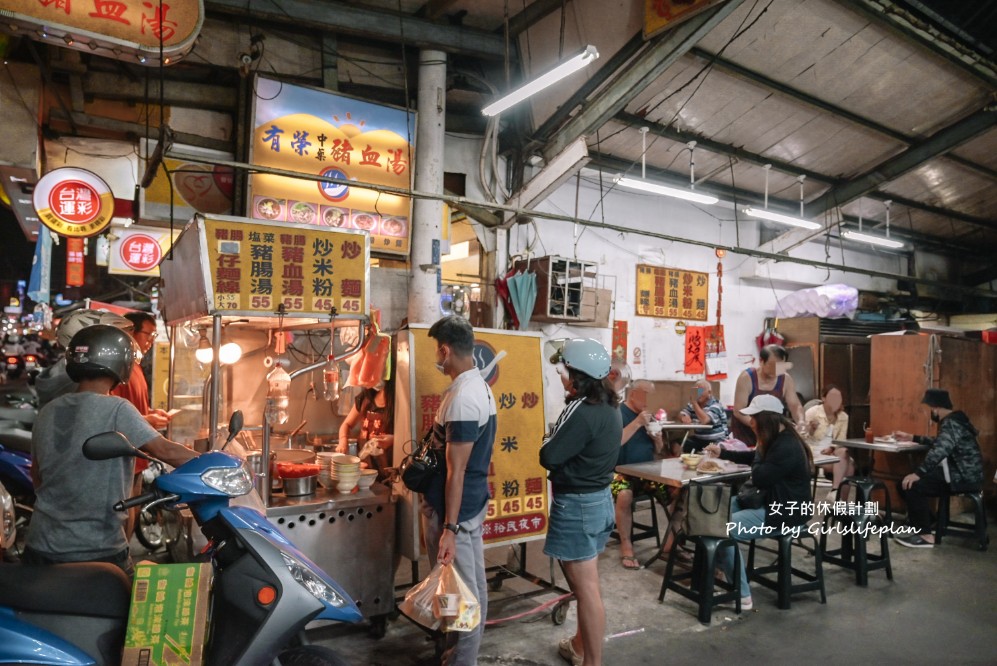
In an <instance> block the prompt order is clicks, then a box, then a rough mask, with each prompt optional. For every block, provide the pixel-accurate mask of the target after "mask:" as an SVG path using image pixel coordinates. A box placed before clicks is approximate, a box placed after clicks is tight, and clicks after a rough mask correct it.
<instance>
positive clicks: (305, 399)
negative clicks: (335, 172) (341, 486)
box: [160, 215, 395, 634]
mask: <svg viewBox="0 0 997 666" xmlns="http://www.w3.org/2000/svg"><path fill="white" fill-rule="evenodd" d="M369 265H370V240H369V237H368V236H367V235H366V234H364V233H363V232H361V231H351V230H343V229H335V230H331V229H325V228H317V227H314V226H308V225H297V224H285V223H282V224H280V225H275V224H269V223H263V222H259V221H254V220H248V219H243V218H234V217H223V216H208V217H203V216H200V215H197V216H195V217H194V218H193V219H192V220H191V221H190V223H189V224H188V225H187V226H186V227H185V229H184V230H183V232H182V233H181V234H180V236H179V237H178V238H177V240H176V242H175V243H174V245H173V251H172V255H171V256H168V257H167V258H166V259H165V260H164V261H163V262H162V264H161V266H160V268H161V271H162V276H163V281H164V285H163V295H162V299H161V303H160V309H161V310H162V312H163V314H164V318H165V319H166V322H167V324H168V328H169V332H170V386H169V406H170V408H171V409H177V410H179V411H178V412H177V414H176V416H175V417H174V419H173V422H172V423H171V431H170V436H171V438H173V439H174V440H176V441H181V442H184V443H194V444H196V445H199V446H203V447H210V446H211V445H212V442H221V441H223V440H224V436H223V435H224V433H219V419H220V418H225V417H227V414H228V413H230V412H231V411H233V410H235V409H241V410H242V411H243V413H244V416H245V422H246V423H248V424H258V425H250V426H247V427H246V428H245V430H246V431H247V432H249V433H250V434H252V435H253V437H252V438H249V437H245V438H242V439H243V441H244V443H245V444H246V448H252V449H257V450H259V451H260V456H259V460H261V461H262V460H272V456H271V453H282V452H283V453H289V452H293V453H298V454H301V455H303V456H305V457H306V458H307V457H309V456H311V455H313V454H314V448H311V449H310V448H309V446H308V444H324V445H329V444H333V443H334V442H335V433H337V432H338V428H339V423H340V421H341V415H342V413H343V412H342V407H341V405H340V404H339V401H327V400H323V399H322V396H323V393H324V391H323V388H324V387H323V384H322V382H323V380H324V377H323V374H322V371H323V369H325V368H326V366H327V364H329V362H330V357H331V359H332V363H334V364H339V363H340V362H341V361H342V360H343V359H346V358H347V357H350V356H353V355H354V354H357V353H359V352H360V351H361V349H362V347H363V343H364V341H365V339H366V338H367V336H368V335H369V333H370V330H371V324H370V319H369V317H368V312H369V302H370V300H369V293H368V289H369V287H368V285H369V279H368V278H369ZM233 344H235V345H238V347H239V353H235V348H234V347H232V345H233ZM278 365H279V366H282V367H284V368H285V370H286V372H287V373H288V374H287V376H288V377H289V380H290V382H289V387H288V389H287V399H286V400H285V401H284V402H283V403H282V405H283V406H282V409H281V410H280V411H279V414H278V413H277V412H276V411H274V410H273V406H274V404H275V402H274V400H273V398H274V396H273V395H272V394H273V393H274V391H273V389H272V388H270V387H269V385H268V384H269V383H268V380H267V379H268V374H270V373H271V372H272V371H273V370H274V369H276V367H277V366H278ZM337 367H338V365H337ZM338 388H339V386H338V384H337V386H336V389H337V392H338ZM268 399H270V402H269V403H268ZM268 404H269V407H268ZM347 410H348V405H347ZM265 414H269V416H268V417H266V418H265ZM298 422H302V424H303V422H307V423H309V424H311V427H310V429H309V430H310V431H311V433H312V434H311V435H310V436H308V437H307V438H304V441H303V442H302V444H303V446H302V447H301V448H299V449H297V450H296V451H291V447H293V446H294V445H295V444H296V443H297V442H298V441H299V440H297V439H296V438H294V437H291V436H290V434H291V432H290V429H291V428H293V426H294V425H295V423H298ZM285 423H286V426H287V428H288V430H284V431H283V432H284V433H285V434H284V435H283V436H281V435H280V431H278V430H276V428H281V427H283V426H284V424H285ZM295 429H297V428H295ZM259 467H260V469H259V470H258V472H259V474H258V476H259V479H258V481H259V484H258V488H259V489H261V490H262V491H263V492H261V495H262V501H263V506H264V509H265V511H266V514H267V516H268V517H269V518H271V520H273V522H275V523H276V524H277V525H278V526H279V527H280V528H281V529H282V530H283V531H284V533H285V535H286V536H287V537H288V538H289V539H291V540H292V541H293V542H294V543H295V544H296V545H297V546H298V547H299V548H301V550H302V551H303V552H304V553H305V554H307V555H308V556H309V557H310V558H311V559H312V560H313V561H314V562H315V563H316V564H318V565H319V566H320V567H321V568H322V569H324V570H325V571H326V572H327V573H329V574H330V575H331V576H332V577H333V578H334V579H336V580H337V581H338V582H339V583H340V584H341V585H342V586H343V587H344V588H345V590H346V591H347V592H348V593H349V594H350V595H351V596H352V597H353V599H354V600H355V601H356V603H357V605H358V606H359V607H360V610H361V611H362V612H363V613H364V615H365V616H366V617H367V618H369V619H370V620H372V622H373V627H374V632H375V634H376V633H379V632H380V633H383V630H384V620H385V618H386V616H387V614H388V613H390V612H391V611H393V610H394V597H393V577H394V565H393V555H394V540H395V505H394V502H393V499H392V496H391V492H390V489H388V488H385V487H384V486H382V485H380V484H377V483H375V484H374V485H372V486H371V487H370V488H369V489H367V490H354V491H353V492H351V493H345V494H344V493H340V492H338V491H337V490H336V489H335V487H333V488H332V489H329V488H325V487H316V489H315V490H314V492H311V493H309V494H306V495H301V496H287V495H285V494H283V493H281V492H278V491H277V490H274V491H273V492H269V491H271V490H273V489H274V485H273V480H272V479H271V474H272V470H271V466H270V465H265V464H261V465H260V466H259Z"/></svg>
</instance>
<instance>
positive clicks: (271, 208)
mask: <svg viewBox="0 0 997 666" xmlns="http://www.w3.org/2000/svg"><path fill="white" fill-rule="evenodd" d="M255 86H256V89H255V91H256V96H255V101H254V106H253V112H254V118H253V126H254V128H255V129H254V131H253V138H252V142H251V144H250V162H251V163H253V164H257V165H261V166H267V167H274V168H278V169H284V170H287V171H296V172H299V173H304V174H311V175H313V176H322V177H327V178H336V179H341V180H344V181H350V180H355V181H361V182H366V183H375V184H378V185H388V186H391V187H395V188H400V189H404V190H408V189H409V188H410V187H411V182H412V168H413V164H412V161H413V159H414V155H415V147H414V145H413V141H414V140H413V138H412V137H414V136H415V126H414V123H415V114H414V113H411V112H408V111H406V110H405V109H397V108H392V107H388V106H384V105H380V104H372V103H370V102H364V101H361V100H357V99H352V98H350V97H345V96H343V95H337V94H335V93H331V92H329V91H328V90H319V89H314V88H306V87H304V86H295V85H292V84H289V83H286V82H283V81H276V80H272V79H267V78H258V79H257V80H256V84H255ZM249 190H250V192H249V199H248V201H247V202H246V203H247V209H248V211H249V215H250V216H252V217H254V218H256V219H259V220H267V221H271V222H291V223H295V224H309V225H314V226H317V227H333V228H341V229H356V230H359V231H363V232H365V233H367V234H369V235H370V237H371V245H370V247H371V251H373V252H377V253H387V254H402V255H407V254H408V251H409V238H410V236H411V215H410V210H411V200H410V199H409V197H407V196H399V195H395V194H387V193H379V192H375V191H373V190H370V189H364V188H360V187H356V186H353V185H348V184H345V183H340V184H336V183H327V182H321V181H315V180H310V179H307V178H288V177H284V176H276V175H272V174H266V173H259V174H252V175H250V177H249Z"/></svg>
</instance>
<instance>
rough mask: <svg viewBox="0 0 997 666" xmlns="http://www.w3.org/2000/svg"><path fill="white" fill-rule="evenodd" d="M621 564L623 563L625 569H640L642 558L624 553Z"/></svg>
mask: <svg viewBox="0 0 997 666" xmlns="http://www.w3.org/2000/svg"><path fill="white" fill-rule="evenodd" d="M620 564H622V565H623V568H624V569H630V570H631V571H634V570H636V569H640V560H638V559H637V558H636V557H634V556H633V555H623V556H621V557H620Z"/></svg>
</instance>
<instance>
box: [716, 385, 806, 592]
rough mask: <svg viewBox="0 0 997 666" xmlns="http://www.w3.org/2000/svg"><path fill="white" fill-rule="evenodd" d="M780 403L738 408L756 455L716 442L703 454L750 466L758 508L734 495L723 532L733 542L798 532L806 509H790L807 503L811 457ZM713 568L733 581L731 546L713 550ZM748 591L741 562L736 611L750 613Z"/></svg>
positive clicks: (762, 399) (764, 399)
mask: <svg viewBox="0 0 997 666" xmlns="http://www.w3.org/2000/svg"><path fill="white" fill-rule="evenodd" d="M782 412H783V405H782V401H781V400H779V398H777V397H775V396H772V395H759V396H755V398H754V399H753V400H752V401H751V404H750V405H748V406H747V407H745V408H744V409H742V410H741V413H742V414H744V415H745V416H750V417H751V429H752V430H753V431H754V432H755V436H756V437H757V440H758V447H757V448H756V449H755V451H729V450H727V449H721V448H720V446H719V445H718V444H710V445H709V446H707V447H706V450H707V451H709V452H710V453H711V454H714V455H719V456H720V457H721V458H724V459H727V460H733V461H734V462H737V463H751V480H752V482H754V484H755V486H756V487H757V488H758V489H759V490H761V491H762V497H763V504H762V506H761V507H759V508H757V509H747V508H742V507H741V505H740V504H739V503H738V501H737V497H734V498H733V499H732V500H731V503H730V525H731V527H729V528H728V534H730V536H732V537H734V538H735V539H737V540H738V541H752V540H754V539H765V538H768V537H769V536H777V535H779V534H782V533H783V532H787V531H794V530H799V529H802V526H803V525H805V524H806V522H807V520H808V519H809V516H808V515H806V514H807V512H806V511H802V510H797V511H791V510H790V509H789V507H803V506H805V505H807V504H809V503H810V501H811V494H810V480H811V476H810V474H811V470H812V469H813V454H812V453H811V451H810V447H809V446H807V445H806V444H805V443H804V442H803V440H802V439H801V438H800V435H799V433H797V432H796V426H795V424H794V423H793V422H792V421H790V420H789V419H787V418H786V417H784V416H783V415H782ZM717 566H718V568H719V569H720V570H721V571H722V572H723V573H724V575H725V576H727V580H734V576H733V574H734V547H733V546H729V547H727V548H722V549H721V550H719V551H718V552H717ZM751 607H752V601H751V587H750V586H749V585H748V577H747V575H746V573H745V569H744V558H743V557H742V558H741V610H742V611H744V610H751Z"/></svg>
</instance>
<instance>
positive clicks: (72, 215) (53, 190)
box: [31, 167, 114, 238]
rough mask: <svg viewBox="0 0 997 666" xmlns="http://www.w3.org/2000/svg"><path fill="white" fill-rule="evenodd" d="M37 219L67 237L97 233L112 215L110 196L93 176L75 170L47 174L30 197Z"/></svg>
mask: <svg viewBox="0 0 997 666" xmlns="http://www.w3.org/2000/svg"><path fill="white" fill-rule="evenodd" d="M31 198H32V203H34V205H35V211H36V212H37V213H38V219H39V220H41V222H42V224H44V225H45V226H46V227H48V228H49V229H51V230H52V231H54V232H56V233H57V234H60V235H62V236H66V237H67V238H86V237H88V236H94V235H96V234H99V233H100V232H102V231H103V230H104V229H106V228H107V226H108V225H109V224H111V218H112V217H113V216H114V194H113V193H112V192H111V188H110V187H108V185H107V183H105V182H104V180H103V179H102V178H101V177H100V176H98V175H97V174H95V173H92V172H90V171H87V170H86V169H77V168H75V167H62V168H59V169H54V170H53V171H49V172H48V173H47V174H45V175H44V176H42V177H41V179H39V181H38V182H37V183H36V184H35V191H34V192H33V193H32V195H31Z"/></svg>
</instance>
